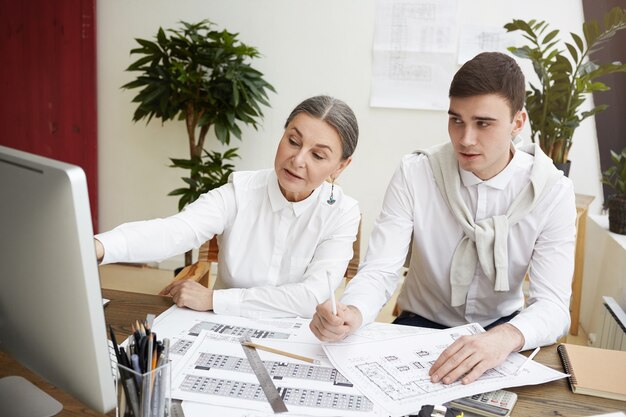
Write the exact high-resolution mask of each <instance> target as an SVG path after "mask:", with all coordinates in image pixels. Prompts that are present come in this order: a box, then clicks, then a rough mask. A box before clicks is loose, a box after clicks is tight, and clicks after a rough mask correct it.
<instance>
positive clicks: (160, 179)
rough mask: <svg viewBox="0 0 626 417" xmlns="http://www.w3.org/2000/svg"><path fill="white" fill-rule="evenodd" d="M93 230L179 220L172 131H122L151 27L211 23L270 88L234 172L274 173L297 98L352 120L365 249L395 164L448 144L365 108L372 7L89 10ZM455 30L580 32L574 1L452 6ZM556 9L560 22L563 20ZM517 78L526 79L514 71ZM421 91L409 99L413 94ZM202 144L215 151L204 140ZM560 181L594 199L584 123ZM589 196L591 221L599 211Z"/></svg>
mask: <svg viewBox="0 0 626 417" xmlns="http://www.w3.org/2000/svg"><path fill="white" fill-rule="evenodd" d="M97 7H98V9H97V30H98V116H99V120H98V123H99V128H98V136H99V175H100V178H99V188H100V207H99V209H100V228H101V230H108V229H110V228H112V227H114V226H116V225H118V224H120V223H122V222H126V221H131V220H139V219H147V218H152V217H161V216H167V215H170V214H174V213H175V212H176V211H177V208H176V207H177V198H175V197H167V196H166V194H167V193H168V192H169V191H171V190H173V189H175V188H178V187H180V186H181V185H182V182H181V180H180V177H181V176H182V175H183V174H185V173H184V172H183V171H182V170H175V169H173V168H168V165H169V159H168V158H170V157H178V158H183V157H187V156H188V149H187V141H186V132H185V128H184V125H183V124H182V123H181V122H168V123H167V124H165V125H161V124H160V122H159V121H152V122H151V123H150V124H149V125H146V124H145V122H139V123H137V124H135V123H133V122H132V114H133V112H134V108H135V106H134V105H133V103H131V100H132V98H133V96H134V94H135V93H136V91H132V90H131V91H124V90H121V89H120V86H122V85H123V84H125V83H126V82H128V81H130V80H132V79H133V78H134V76H135V75H134V74H133V73H127V72H125V71H124V69H125V68H126V67H127V66H128V65H129V64H130V63H131V62H133V60H134V59H136V57H131V56H130V54H129V51H130V50H131V49H132V48H134V47H136V43H135V42H134V40H133V39H134V38H151V37H153V36H154V34H155V33H156V31H157V28H158V27H159V26H163V27H164V28H171V27H175V26H176V25H177V22H178V21H180V20H185V21H189V22H195V21H198V20H201V19H210V20H211V21H213V22H215V23H216V24H217V25H218V27H219V28H226V29H228V30H229V31H231V32H239V33H240V40H241V41H243V42H245V43H248V44H250V45H253V46H256V47H257V48H258V49H259V51H260V52H261V53H262V54H263V57H262V58H261V59H258V60H257V61H256V62H255V63H254V65H255V67H256V68H258V69H259V70H261V71H262V72H263V73H264V74H265V77H266V79H267V80H268V81H269V82H270V83H272V84H273V85H274V87H275V88H276V90H277V92H278V93H277V94H272V95H271V96H270V102H271V105H272V107H271V108H268V109H266V111H265V118H264V122H263V126H262V128H261V129H259V131H258V132H257V131H255V130H254V129H246V130H244V135H243V142H238V141H237V143H234V145H236V146H239V147H240V154H241V156H242V158H241V160H240V161H238V162H237V163H236V167H237V169H239V170H246V169H260V168H269V167H271V166H273V165H272V164H273V160H274V151H275V148H276V144H277V142H278V139H279V138H280V136H281V135H282V126H283V123H284V120H285V118H286V117H287V115H288V114H289V112H290V110H291V109H292V108H293V107H294V106H295V105H296V104H297V103H298V102H300V101H301V100H302V99H304V98H307V97H309V96H312V95H316V94H329V95H333V96H336V97H338V98H341V99H343V100H345V101H346V102H347V103H348V104H349V105H350V106H351V107H352V108H353V109H354V111H355V113H356V115H357V117H358V119H359V124H360V129H361V135H360V139H359V145H358V148H357V151H356V153H355V158H354V162H353V164H352V165H351V166H350V167H349V168H348V169H347V170H346V171H345V172H344V174H343V175H342V177H341V178H340V180H339V182H340V184H341V185H342V186H343V187H344V189H345V190H346V191H347V192H348V193H349V194H350V195H351V196H353V197H355V198H356V199H358V200H359V202H360V204H361V210H362V212H363V237H364V239H363V242H364V243H363V245H364V248H365V246H366V244H367V237H368V236H369V233H370V231H371V227H372V223H373V221H374V219H375V217H376V216H377V214H378V211H379V209H380V205H381V202H382V197H383V194H384V191H385V188H386V184H387V182H388V180H389V178H390V177H391V174H392V173H393V171H394V169H395V167H396V166H397V163H398V162H399V160H400V157H401V156H402V155H404V154H406V153H409V152H411V151H413V150H415V149H417V148H418V147H425V146H429V145H432V144H435V143H439V142H442V141H446V140H448V136H447V127H446V125H447V115H446V113H445V112H443V111H420V110H397V109H380V108H370V107H369V92H370V76H371V56H372V53H371V50H372V39H373V33H374V13H375V1H374V0H306V1H296V0H271V1H270V0H228V1H223V0H222V1H218V0H187V1H165V0H107V1H99V2H98V3H97ZM459 9H460V13H459V16H460V21H461V22H462V23H470V22H474V23H479V24H485V25H490V26H502V25H504V24H505V23H507V22H508V21H510V20H511V19H513V18H521V19H529V18H538V17H540V18H542V19H545V20H547V21H548V22H550V23H551V26H552V27H554V28H559V29H561V31H562V33H564V34H566V33H568V32H570V31H575V32H577V33H580V27H581V22H582V20H583V18H582V4H581V2H580V1H579V0H553V1H545V0H528V1H525V2H523V5H522V4H521V3H520V2H519V1H512V0H499V1H495V0H492V1H488V0H472V1H470V0H460V1H459ZM564 11H565V12H564ZM520 63H521V64H522V68H523V69H524V71H525V73H526V74H527V75H531V73H532V69H531V68H530V66H529V65H528V63H527V62H520ZM418 93H419V92H416V94H418ZM208 142H209V144H210V146H212V147H213V148H215V149H220V148H219V147H218V146H217V141H216V140H215V139H214V137H211V138H210V139H209V140H208ZM570 157H571V159H572V160H573V167H572V171H571V173H570V178H571V179H572V180H573V181H574V183H575V186H576V192H578V193H584V194H591V195H596V196H599V195H600V183H599V176H600V173H599V162H598V150H597V146H596V133H595V125H594V123H593V121H592V120H591V121H586V122H585V123H584V124H583V125H582V126H581V127H580V128H579V129H578V130H577V132H576V135H575V138H574V146H573V148H572V151H571V154H570ZM600 199H601V197H598V198H596V201H595V202H594V205H593V206H592V210H591V211H592V213H594V212H597V211H599V207H600V204H601V201H600Z"/></svg>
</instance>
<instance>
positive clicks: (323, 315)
mask: <svg viewBox="0 0 626 417" xmlns="http://www.w3.org/2000/svg"><path fill="white" fill-rule="evenodd" d="M361 323H363V316H362V315H361V312H360V311H359V309H358V308H356V307H354V306H352V305H345V304H341V303H339V302H337V315H335V314H333V309H332V302H331V300H330V299H328V300H326V301H325V302H324V303H323V304H319V305H318V306H317V307H316V308H315V314H314V315H313V318H312V319H311V324H309V327H310V329H311V331H312V332H313V334H314V335H315V336H316V337H317V338H318V339H319V340H321V341H322V342H337V341H339V340H343V339H345V338H346V336H348V335H349V334H350V333H353V332H355V331H356V330H358V329H359V328H360V327H361Z"/></svg>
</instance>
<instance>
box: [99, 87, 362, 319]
mask: <svg viewBox="0 0 626 417" xmlns="http://www.w3.org/2000/svg"><path fill="white" fill-rule="evenodd" d="M358 134H359V129H358V125H357V121H356V117H355V115H354V113H353V112H352V110H351V109H350V108H349V107H348V106H347V105H346V104H345V103H344V102H342V101H340V100H338V99H335V98H332V97H329V96H316V97H311V98H309V99H307V100H305V101H303V102H302V103H300V104H299V105H298V106H297V107H296V108H295V109H294V110H293V111H292V112H291V114H290V115H289V117H288V118H287V122H286V123H285V131H284V134H283V136H282V138H281V140H280V142H279V144H278V149H277V150H276V157H275V160H274V169H268V170H262V171H248V172H245V171H239V172H235V173H233V174H232V175H231V178H230V179H229V182H228V184H226V185H224V186H222V187H220V188H217V189H215V190H212V191H210V192H208V193H206V194H203V195H202V196H201V197H200V198H198V200H196V201H195V202H194V203H192V204H190V205H189V206H187V207H186V208H185V209H184V210H183V211H182V212H180V213H178V214H176V215H174V216H171V217H168V218H165V219H154V220H149V221H142V222H133V223H126V224H123V225H121V226H118V227H116V228H115V229H113V230H111V231H109V232H106V233H102V234H99V235H96V237H95V245H96V253H97V256H98V259H99V260H100V261H101V262H102V263H103V264H106V263H112V262H148V261H155V260H162V259H165V258H169V257H171V256H174V255H177V254H180V253H183V252H186V251H188V250H190V249H192V248H197V247H199V246H200V245H201V244H203V243H204V242H205V241H207V240H209V239H211V238H212V237H213V236H215V235H217V237H218V243H219V247H220V252H219V260H218V261H219V268H218V274H217V280H216V283H215V286H214V287H213V288H212V289H210V288H206V287H204V286H202V285H201V284H199V283H197V282H194V281H189V280H183V281H177V282H174V283H172V284H170V285H169V286H168V287H167V288H166V289H165V290H164V293H166V294H169V295H171V296H172V297H173V299H174V301H175V303H176V304H177V305H178V306H181V307H182V306H186V307H189V308H192V309H194V310H200V311H205V310H213V311H214V312H216V313H218V314H230V315H238V316H244V317H257V318H258V317H281V316H300V317H311V316H312V315H313V313H314V312H315V306H316V305H317V304H319V303H321V302H323V301H324V300H326V299H327V298H328V281H327V273H330V277H332V284H333V285H334V287H337V286H338V285H339V283H340V282H341V279H342V278H343V274H344V272H345V270H346V266H347V265H348V262H349V261H350V259H351V258H352V242H353V241H354V240H355V238H356V234H357V230H358V225H359V221H360V210H359V206H358V203H357V201H356V200H354V199H352V198H350V197H348V196H347V195H345V194H344V193H343V191H342V190H341V188H340V187H338V186H337V185H335V180H336V179H337V178H338V177H339V175H340V174H341V172H342V171H343V170H344V169H345V168H346V167H347V166H348V165H349V164H350V162H351V161H352V154H353V152H354V150H355V148H356V145H357V140H358Z"/></svg>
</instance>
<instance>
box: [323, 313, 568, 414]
mask: <svg viewBox="0 0 626 417" xmlns="http://www.w3.org/2000/svg"><path fill="white" fill-rule="evenodd" d="M480 332H484V330H483V329H482V327H480V326H479V325H478V324H468V325H466V326H459V327H456V328H453V329H447V330H440V331H438V332H437V333H430V334H421V335H419V334H418V335H409V336H403V337H398V338H395V339H394V338H388V339H387V340H380V341H372V342H362V343H343V344H332V345H325V346H324V351H325V352H326V354H327V356H328V358H329V359H330V360H331V362H332V363H333V365H335V367H336V368H337V369H338V370H339V371H340V372H341V373H342V374H343V375H345V377H346V378H348V379H349V380H350V381H351V382H352V383H353V384H354V386H355V387H356V388H358V389H359V390H360V391H361V392H362V393H364V394H365V395H366V396H367V397H368V398H369V399H370V400H372V401H373V402H374V404H377V405H379V406H380V407H382V408H383V409H384V411H386V412H387V413H389V414H390V415H405V414H412V413H413V412H415V411H417V410H419V409H420V407H421V406H422V405H423V404H442V403H444V402H446V401H449V400H452V399H454V398H459V397H465V396H469V395H473V394H477V393H481V392H486V391H493V390H496V389H501V388H504V387H513V386H519V385H532V384H538V383H543V382H548V381H551V380H554V379H558V378H563V377H564V376H565V375H564V374H562V373H560V372H556V371H554V370H552V369H550V368H547V367H545V366H543V365H540V364H538V363H536V362H532V361H531V362H530V363H529V364H528V366H526V367H525V368H524V371H523V372H520V373H519V374H518V373H517V370H518V369H519V367H520V365H521V364H522V363H523V362H524V361H525V357H524V356H523V355H520V354H519V353H512V354H510V355H509V356H508V357H507V359H506V360H505V361H504V363H502V364H501V365H500V366H498V367H496V368H494V369H491V370H489V371H487V372H485V373H484V374H483V375H482V376H481V377H480V378H479V379H478V380H477V381H475V382H473V383H472V384H468V385H463V384H461V383H460V382H455V383H452V384H447V385H445V384H442V383H437V384H433V383H432V382H430V377H429V375H428V371H429V370H430V368H431V367H432V365H433V364H434V363H435V361H436V360H437V358H438V357H439V355H440V354H441V352H443V351H444V350H445V349H446V347H447V346H449V345H450V344H452V343H453V342H454V341H455V340H457V339H458V338H459V337H462V336H464V335H473V334H477V333H480Z"/></svg>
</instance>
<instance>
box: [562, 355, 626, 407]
mask: <svg viewBox="0 0 626 417" xmlns="http://www.w3.org/2000/svg"><path fill="white" fill-rule="evenodd" d="M557 351H558V352H559V356H560V357H561V362H563V368H564V369H565V372H566V373H568V374H570V377H569V378H568V379H569V384H570V387H571V389H572V391H573V392H574V393H576V394H586V395H594V396H596V397H603V398H612V399H615V400H621V401H626V383H625V381H626V379H625V378H626V352H624V351H619V350H607V349H598V348H593V347H588V346H579V345H570V344H567V343H562V344H560V345H559V347H558V348H557Z"/></svg>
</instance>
